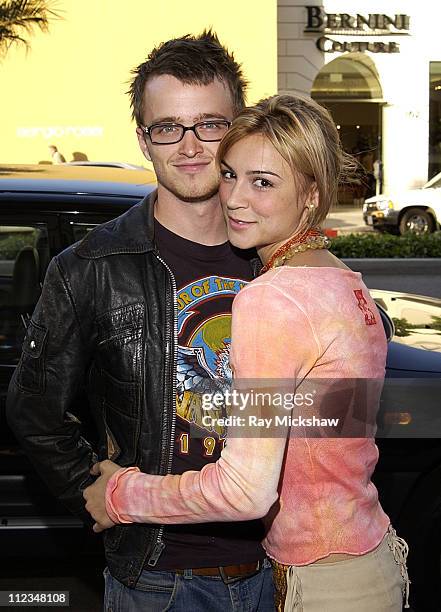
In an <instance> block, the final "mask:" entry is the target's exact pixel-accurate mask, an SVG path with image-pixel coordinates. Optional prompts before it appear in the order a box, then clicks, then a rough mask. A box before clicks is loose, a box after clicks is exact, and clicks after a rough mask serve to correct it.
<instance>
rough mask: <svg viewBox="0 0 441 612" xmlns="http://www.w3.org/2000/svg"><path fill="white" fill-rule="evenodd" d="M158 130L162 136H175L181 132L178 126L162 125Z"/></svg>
mask: <svg viewBox="0 0 441 612" xmlns="http://www.w3.org/2000/svg"><path fill="white" fill-rule="evenodd" d="M157 129H158V132H159V133H160V134H174V133H175V132H176V131H178V130H179V128H178V126H177V125H162V126H161V127H159V128H157Z"/></svg>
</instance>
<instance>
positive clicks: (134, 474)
mask: <svg viewBox="0 0 441 612" xmlns="http://www.w3.org/2000/svg"><path fill="white" fill-rule="evenodd" d="M317 357H318V345H317V342H316V339H315V336H314V333H313V331H312V328H311V325H310V323H309V320H308V318H307V317H306V315H305V314H304V313H303V311H302V310H301V308H300V307H299V306H298V305H297V304H295V303H294V302H293V301H292V300H291V299H290V298H289V297H288V296H286V295H285V294H284V293H282V292H280V291H279V290H278V289H277V288H276V287H274V285H270V284H266V285H263V284H262V283H259V284H257V285H253V284H251V285H249V286H247V287H246V288H244V289H243V290H242V291H241V292H240V293H239V294H238V295H237V297H236V299H235V300H234V304H233V319H232V347H231V363H232V367H233V370H234V377H235V386H238V387H240V388H243V386H244V384H245V383H244V382H243V381H244V379H247V381H249V382H247V383H246V384H247V385H248V384H252V385H253V386H256V387H258V388H257V389H254V390H258V389H267V388H268V386H271V387H272V388H273V389H274V390H277V389H279V390H282V389H285V390H286V380H287V379H289V380H290V381H291V382H292V384H291V389H292V391H293V392H294V390H295V380H296V379H298V378H302V377H303V376H304V375H305V374H306V372H308V371H309V370H310V368H311V367H312V366H313V364H314V363H315V360H316V359H317ZM282 380H283V383H282ZM277 381H279V382H277ZM245 412H249V411H243V412H242V414H245ZM282 412H283V413H284V414H290V413H289V412H287V411H286V410H285V411H283V409H282ZM237 432H238V429H235V432H234V433H235V435H233V434H231V433H230V431H229V436H228V440H227V444H226V446H225V448H224V449H223V451H222V454H221V457H220V459H219V460H218V461H217V462H216V463H211V464H207V465H206V466H204V468H203V469H202V470H201V471H200V472H195V471H189V472H185V473H184V474H182V475H167V476H155V475H151V474H145V473H142V472H140V471H137V469H136V468H135V469H134V468H128V469H121V470H118V471H117V472H115V473H114V474H113V475H112V476H111V477H110V479H109V481H108V483H107V489H106V509H107V513H108V514H109V516H110V518H111V519H112V521H114V522H148V523H196V522H197V523H200V522H210V521H240V520H249V519H254V518H258V517H261V516H264V515H265V514H267V512H268V510H269V509H270V507H271V506H272V505H273V503H274V502H275V501H276V500H277V497H278V493H277V485H278V482H279V478H280V471H281V466H282V461H283V455H284V450H285V445H286V435H287V428H286V427H285V428H283V429H282V428H281V427H280V428H275V429H273V430H272V433H270V434H269V435H271V436H272V437H268V430H267V429H266V428H265V427H261V428H253V429H248V435H250V432H252V434H251V435H252V436H253V437H247V438H244V437H240V438H239V437H237Z"/></svg>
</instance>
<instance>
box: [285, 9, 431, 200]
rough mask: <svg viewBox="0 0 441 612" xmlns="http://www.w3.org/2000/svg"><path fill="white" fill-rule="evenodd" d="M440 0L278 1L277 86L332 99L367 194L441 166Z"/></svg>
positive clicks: (401, 185) (417, 181)
mask: <svg viewBox="0 0 441 612" xmlns="http://www.w3.org/2000/svg"><path fill="white" fill-rule="evenodd" d="M440 19H441V5H439V4H438V3H431V2H424V1H423V2H419V3H418V2H410V1H403V0H400V1H395V2H394V1H390V2H384V1H381V0H369V1H367V0H360V1H359V2H357V3H354V2H351V1H348V0H327V1H325V2H320V3H316V4H312V3H309V4H308V3H307V2H301V1H300V0H278V88H279V92H286V93H291V92H301V93H304V94H306V95H311V97H312V98H314V99H316V100H317V101H319V102H320V103H321V104H323V105H324V106H326V107H327V108H328V109H329V110H330V112H331V114H332V116H333V118H334V121H335V123H336V124H337V127H338V129H339V130H340V136H341V140H342V143H343V146H344V148H345V150H347V151H348V152H350V153H353V154H354V155H356V157H357V158H358V159H359V161H360V162H361V163H362V165H363V166H364V167H365V168H366V170H367V172H368V176H369V177H370V179H371V181H370V184H369V185H368V186H367V191H368V193H365V194H364V195H372V194H374V193H375V191H377V192H378V191H379V190H381V191H384V192H390V191H395V190H401V189H403V190H404V189H408V188H413V187H419V186H421V185H423V184H424V183H425V182H426V181H427V180H428V179H430V178H432V177H433V176H434V175H435V174H436V173H438V172H440V171H441V43H440V42H439V34H438V32H437V29H438V28H439V25H438V24H439V23H440Z"/></svg>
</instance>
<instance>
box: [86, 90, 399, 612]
mask: <svg viewBox="0 0 441 612" xmlns="http://www.w3.org/2000/svg"><path fill="white" fill-rule="evenodd" d="M218 161H219V164H220V170H221V185H220V199H221V202H222V206H223V210H224V213H225V219H226V222H227V225H228V233H229V239H230V241H231V242H232V243H233V245H235V246H237V247H239V248H241V249H248V248H250V247H256V248H257V252H258V254H259V257H260V259H261V260H262V262H263V264H264V266H263V269H262V274H261V275H260V276H259V277H258V278H257V279H255V280H254V281H253V282H251V283H250V284H249V285H247V286H246V287H245V288H244V289H242V290H241V292H240V293H239V294H238V296H237V297H236V298H235V300H234V304H233V318H232V344H231V355H230V362H231V367H232V370H233V373H234V378H235V385H236V388H237V389H239V390H241V391H244V390H248V391H249V390H250V389H251V387H252V386H257V387H258V388H260V389H264V388H267V387H269V388H270V391H271V393H272V395H271V397H272V400H273V401H272V405H271V407H270V411H272V412H271V423H272V424H271V427H270V436H269V435H268V433H266V430H265V428H264V427H262V428H261V429H259V430H256V429H254V430H253V431H250V428H249V429H248V431H247V432H246V434H242V435H241V433H240V431H239V436H240V437H239V436H238V435H235V434H237V429H236V430H235V432H230V430H229V436H228V443H227V445H226V447H225V448H224V450H223V451H222V456H221V458H220V460H219V461H218V462H216V463H214V464H209V465H206V466H205V467H204V468H203V470H202V471H201V472H186V473H185V474H183V475H182V476H176V475H168V476H164V477H162V476H152V475H148V474H144V473H141V472H139V470H138V468H127V469H119V470H118V469H117V466H115V465H114V464H110V462H107V461H106V462H103V463H102V464H101V466H98V467H96V468H95V470H94V473H96V474H97V473H99V469H101V473H102V474H104V476H103V477H105V478H109V476H110V475H111V477H110V480H109V481H108V483H107V489H106V508H107V513H108V515H109V517H110V519H111V520H112V521H113V522H114V523H118V522H158V523H189V522H198V523H200V522H203V521H213V520H217V521H219V520H229V521H230V520H245V519H252V518H256V517H262V516H265V515H267V516H266V521H267V524H268V533H267V536H266V538H265V540H264V546H265V548H266V550H267V553H268V555H269V557H270V558H271V559H272V560H273V567H274V575H275V582H276V589H277V600H276V604H277V608H278V610H283V609H285V610H304V611H305V612H319V611H320V612H321V611H322V610H325V609H326V610H327V611H329V612H333V611H335V612H337V611H338V612H345V611H351V612H353V610H357V611H358V612H364V611H365V612H368V611H369V612H371V611H372V610H375V611H376V612H381V611H386V610H390V611H397V610H401V608H402V596H403V594H404V595H405V596H406V607H408V605H407V592H408V578H407V571H406V565H405V557H406V555H407V546H406V544H405V542H404V541H403V540H401V539H400V538H398V537H397V536H396V534H395V532H394V530H393V529H392V528H391V526H390V521H389V518H388V517H387V516H386V514H385V513H384V512H383V510H382V508H381V506H380V504H379V502H378V496H377V491H376V489H375V487H374V485H373V484H372V482H371V480H370V477H371V474H372V472H373V470H374V467H375V464H376V462H377V459H378V452H377V447H376V446H375V442H374V439H373V436H372V432H373V427H372V423H373V422H374V417H375V412H376V409H377V406H378V400H379V393H380V388H381V385H379V384H378V381H380V382H381V381H382V380H383V378H384V366H385V356H386V340H385V336H384V331H383V328H382V324H381V320H380V317H379V315H378V312H377V310H376V307H375V305H374V303H373V301H372V299H371V298H370V296H369V292H368V290H367V288H366V287H365V285H364V284H363V282H362V280H361V276H360V274H359V273H356V272H352V271H351V270H350V269H349V268H347V267H346V266H345V265H344V264H343V263H342V262H340V261H339V260H338V259H336V258H335V257H334V256H333V255H332V254H331V253H330V252H329V251H328V250H327V246H328V240H327V239H326V237H325V236H324V235H323V233H322V232H321V231H320V230H319V229H318V227H319V224H320V223H321V222H322V221H323V220H324V218H325V216H326V214H327V212H328V210H329V208H330V206H331V205H332V204H333V203H334V202H335V201H336V197H337V189H338V183H339V180H340V179H341V178H342V176H343V175H344V173H345V172H346V170H347V168H348V160H347V158H346V157H345V155H344V153H343V152H342V150H341V147H340V143H339V138H338V132H337V130H336V128H335V126H334V124H333V122H332V120H331V118H330V116H329V114H328V113H327V111H326V110H324V109H323V108H322V107H320V106H319V105H317V104H316V103H315V102H313V101H311V100H307V99H303V98H300V97H291V96H275V97H273V98H269V99H267V100H264V101H262V102H260V103H259V104H258V105H257V106H255V107H252V108H248V109H246V110H244V111H243V112H242V113H241V114H240V115H239V116H238V117H237V119H236V120H235V121H234V122H233V125H232V127H231V129H230V131H229V132H228V133H227V135H226V136H225V138H224V140H223V141H222V143H221V145H220V147H219V152H218ZM250 380H252V381H253V383H252V384H251V383H250V382H249V381H250ZM360 380H362V381H364V383H365V384H364V387H363V388H364V389H365V393H364V394H361V393H360V384H359V383H360ZM274 381H277V382H274ZM368 381H371V383H370V384H369V383H368ZM290 388H291V390H293V389H294V390H295V393H296V394H297V395H296V396H295V397H301V398H303V399H305V398H307V397H308V390H309V391H310V393H309V399H311V398H314V399H313V400H311V401H310V402H303V403H302V402H300V406H301V411H303V412H302V413H301V414H300V416H302V414H303V416H305V414H308V415H309V417H313V416H317V415H318V416H323V415H324V414H327V415H333V416H335V415H336V414H338V415H339V418H340V420H339V421H338V422H339V425H338V427H337V428H332V427H331V428H330V427H327V426H326V423H325V424H324V422H323V420H319V421H317V422H318V426H317V427H315V428H313V429H312V428H311V429H308V427H307V425H305V423H306V421H301V420H300V421H297V422H296V424H295V425H294V421H293V420H292V421H291V422H288V423H287V422H286V421H283V419H282V420H281V421H280V426H279V427H278V428H277V427H275V425H274V418H273V417H274V416H275V401H274V398H275V391H276V390H277V391H280V390H282V391H283V392H284V393H288V391H289V390H290ZM317 389H318V391H317ZM302 391H303V393H301V392H302ZM314 393H316V395H315V396H314ZM242 397H245V395H243V396H242ZM291 400H292V394H291ZM311 405H312V407H311ZM292 407H294V404H292ZM243 408H244V406H240V407H239V410H238V412H237V415H236V416H239V415H240V413H241V411H242V409H243ZM253 408H254V409H255V410H259V411H260V413H261V414H260V416H262V414H263V413H264V412H265V410H266V408H265V406H264V405H263V404H262V402H260V403H259V404H258V405H255V406H253ZM361 409H363V410H362V412H363V411H364V414H363V415H362V417H360V410H361ZM294 414H297V412H296V410H294V411H293V412H292V414H291V416H293V415H294ZM266 416H268V412H266ZM257 422H258V423H263V422H265V421H263V420H261V421H257ZM298 423H300V424H301V423H303V426H300V427H299V425H298ZM248 424H249V425H250V427H251V423H250V422H249V423H248ZM370 424H371V425H370ZM290 425H291V427H290V432H291V433H290V435H289V436H288V437H289V439H288V442H287V435H288V428H289V426H290ZM369 427H370V431H369ZM282 428H283V430H282ZM238 429H239V428H238ZM251 429H252V428H251ZM366 432H368V434H367V435H366ZM282 433H283V435H282ZM247 434H248V435H251V436H252V437H248V438H245V437H244V436H245V435H247ZM281 473H282V477H281V479H280V474H281ZM279 479H280V482H279ZM105 482H106V480H105ZM94 486H95V485H94ZM276 502H278V503H276ZM110 524H111V523H110ZM106 526H108V524H107V525H104V527H106ZM102 527H103V525H101V527H100V526H97V528H96V530H100V529H101V528H102Z"/></svg>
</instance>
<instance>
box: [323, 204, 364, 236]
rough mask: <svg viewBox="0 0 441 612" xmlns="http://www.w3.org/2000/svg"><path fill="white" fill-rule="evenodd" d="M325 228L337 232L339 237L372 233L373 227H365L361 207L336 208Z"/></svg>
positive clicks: (330, 214)
mask: <svg viewBox="0 0 441 612" xmlns="http://www.w3.org/2000/svg"><path fill="white" fill-rule="evenodd" d="M323 227H324V228H325V229H333V230H336V231H337V235H338V236H342V235H344V234H354V233H360V232H372V231H374V230H373V229H372V227H368V226H367V225H365V223H364V221H363V213H362V210H361V208H360V207H359V206H344V205H340V206H336V207H334V208H333V209H332V210H331V212H330V213H329V215H328V217H327V218H326V220H325V222H324V224H323Z"/></svg>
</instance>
